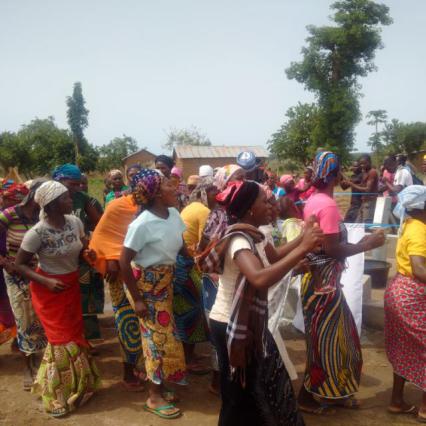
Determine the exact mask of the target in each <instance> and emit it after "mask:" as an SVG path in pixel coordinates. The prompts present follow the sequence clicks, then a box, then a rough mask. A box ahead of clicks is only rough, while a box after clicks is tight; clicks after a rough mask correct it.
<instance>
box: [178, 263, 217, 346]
mask: <svg viewBox="0 0 426 426" xmlns="http://www.w3.org/2000/svg"><path fill="white" fill-rule="evenodd" d="M201 291H202V274H201V272H200V271H199V270H198V269H197V267H196V266H195V265H194V260H193V259H192V258H189V257H184V256H181V255H178V257H177V261H176V271H175V277H174V280H173V293H174V296H173V297H174V299H173V312H174V316H175V321H176V327H177V332H178V335H179V338H180V340H181V341H182V342H184V343H189V344H194V343H201V342H206V341H208V340H209V338H208V326H207V321H206V318H205V315H204V308H203V302H202V297H201Z"/></svg>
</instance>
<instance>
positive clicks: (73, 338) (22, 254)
mask: <svg viewBox="0 0 426 426" xmlns="http://www.w3.org/2000/svg"><path fill="white" fill-rule="evenodd" d="M34 200H35V201H36V203H38V204H39V205H40V207H41V213H40V222H38V223H37V224H36V225H35V226H34V227H33V228H31V229H30V230H29V231H28V232H27V233H26V234H25V237H24V239H23V241H22V244H21V248H20V249H19V251H18V254H17V256H16V261H15V265H16V269H17V270H18V272H19V273H20V274H21V275H22V276H24V277H26V278H28V279H29V280H31V283H30V289H31V297H32V302H33V306H34V310H35V312H36V314H37V315H38V317H39V319H40V321H41V323H42V325H43V328H44V330H45V332H46V337H47V340H48V345H47V347H46V351H45V353H44V356H43V360H42V362H41V365H40V368H39V370H38V373H37V378H36V380H35V383H34V387H33V390H35V391H36V392H37V393H39V394H40V395H41V397H42V400H43V406H44V408H45V410H46V411H47V412H48V413H49V414H50V415H52V416H53V417H60V416H64V415H66V414H68V413H69V412H70V411H72V410H73V409H75V408H76V407H78V406H79V405H81V404H83V403H84V402H86V401H87V400H88V399H89V398H90V397H91V396H92V395H93V393H94V391H95V390H96V389H97V388H98V387H99V385H100V378H99V374H98V372H97V369H96V366H95V364H94V362H93V361H92V360H91V358H90V355H89V352H88V343H87V341H86V339H85V337H84V327H83V317H82V308H81V301H80V285H79V274H78V263H79V257H80V254H81V253H82V251H83V246H84V244H83V241H82V240H83V239H84V227H83V223H82V222H81V220H80V219H79V218H77V217H75V216H73V215H71V214H70V213H71V211H72V199H71V197H70V194H69V192H68V189H67V188H66V187H65V186H64V185H62V184H61V183H60V182H55V181H48V182H45V183H44V184H42V185H41V186H40V188H38V189H37V191H36V193H35V196H34ZM34 255H37V256H38V267H37V269H36V270H33V269H32V268H31V259H32V258H33V256H34Z"/></svg>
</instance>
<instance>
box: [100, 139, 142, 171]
mask: <svg viewBox="0 0 426 426" xmlns="http://www.w3.org/2000/svg"><path fill="white" fill-rule="evenodd" d="M138 149H139V148H138V142H137V141H136V139H133V138H132V137H130V136H126V135H123V137H121V138H114V139H113V140H112V141H111V142H110V143H108V144H107V145H103V146H101V147H99V148H98V153H99V159H98V167H97V169H98V170H99V171H101V172H105V171H107V170H111V169H119V168H121V167H122V164H123V158H125V157H127V156H128V155H130V154H133V153H134V152H136V151H138Z"/></svg>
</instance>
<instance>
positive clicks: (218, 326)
mask: <svg viewBox="0 0 426 426" xmlns="http://www.w3.org/2000/svg"><path fill="white" fill-rule="evenodd" d="M217 200H218V201H219V202H220V203H221V204H222V205H224V206H225V208H226V211H227V214H228V216H229V218H230V220H231V221H232V222H233V225H232V226H230V227H229V228H228V229H227V230H226V232H225V235H224V238H222V239H221V240H220V241H219V242H217V244H216V245H215V246H213V247H211V251H210V253H209V254H207V255H206V257H205V259H204V261H203V264H204V265H205V268H207V269H208V270H209V271H210V272H216V273H219V274H221V275H220V277H219V289H218V293H217V296H216V300H215V303H214V305H213V308H212V310H211V312H210V331H211V333H212V338H213V342H214V345H215V347H216V350H217V353H218V358H219V367H220V372H221V396H222V407H221V411H220V417H219V425H221V426H240V425H241V426H243V425H244V426H250V425H253V426H254V425H256V426H265V425H269V426H275V425H286V426H290V425H291V426H301V425H303V424H304V422H303V419H302V417H301V415H300V414H299V412H298V410H297V403H296V399H295V396H294V393H293V388H292V386H291V381H290V378H289V375H288V373H287V371H286V369H285V366H284V364H283V362H282V358H281V356H280V354H279V352H278V349H277V346H276V344H275V342H274V339H273V337H272V335H271V333H270V332H269V330H268V326H267V322H268V309H267V306H268V302H267V301H268V296H267V293H268V288H269V287H272V286H273V285H274V284H275V283H277V282H278V281H280V280H281V279H282V278H283V277H284V276H285V275H286V274H287V273H288V272H289V271H290V270H291V269H292V268H293V267H295V266H296V265H297V263H298V262H299V261H301V260H302V259H303V257H304V256H305V254H306V253H307V252H309V251H310V250H312V249H313V248H314V247H315V246H316V245H318V244H319V243H320V241H321V235H322V234H321V231H320V230H319V229H318V227H316V226H315V225H314V221H313V219H311V220H310V221H309V224H308V225H307V227H306V231H305V234H304V236H303V238H300V239H297V240H295V241H296V242H292V243H289V244H288V245H286V246H283V247H280V248H277V249H275V248H274V247H273V246H272V245H271V244H265V242H264V235H263V234H262V233H261V232H260V231H259V229H258V227H259V226H261V225H266V224H268V223H270V222H271V219H272V216H271V204H270V203H268V201H267V197H266V193H265V191H264V190H263V189H262V188H261V187H260V185H259V184H257V183H256V182H253V181H245V182H233V183H230V184H229V185H228V187H227V188H226V189H225V190H224V191H223V192H222V193H220V194H219V195H218V196H217ZM261 258H266V259H267V261H268V264H263V263H262V261H261ZM209 265H210V266H209Z"/></svg>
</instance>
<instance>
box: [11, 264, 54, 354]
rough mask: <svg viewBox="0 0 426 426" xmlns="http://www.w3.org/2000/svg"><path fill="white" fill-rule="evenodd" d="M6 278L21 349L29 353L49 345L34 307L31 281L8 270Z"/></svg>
mask: <svg viewBox="0 0 426 426" xmlns="http://www.w3.org/2000/svg"><path fill="white" fill-rule="evenodd" d="M4 278H5V282H6V287H7V293H8V295H9V301H10V305H11V307H12V311H13V315H14V317H15V323H16V328H17V340H18V347H19V350H20V351H21V352H23V353H25V354H28V355H30V354H33V353H37V352H40V351H42V350H43V349H44V348H45V347H46V345H47V339H46V335H45V333H44V329H43V326H42V325H41V322H40V320H39V318H38V317H37V315H36V313H35V312H34V309H33V304H32V300H31V293H30V283H29V281H27V280H26V279H24V278H22V277H20V276H18V275H10V274H8V273H7V272H6V271H4Z"/></svg>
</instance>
